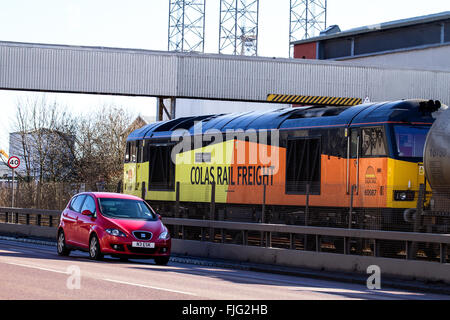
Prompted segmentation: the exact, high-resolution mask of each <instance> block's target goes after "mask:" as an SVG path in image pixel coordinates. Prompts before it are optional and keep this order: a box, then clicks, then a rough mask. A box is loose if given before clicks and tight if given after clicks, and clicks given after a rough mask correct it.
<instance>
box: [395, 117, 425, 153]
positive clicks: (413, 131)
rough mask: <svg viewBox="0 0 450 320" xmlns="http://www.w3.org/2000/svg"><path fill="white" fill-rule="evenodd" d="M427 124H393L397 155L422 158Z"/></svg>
mask: <svg viewBox="0 0 450 320" xmlns="http://www.w3.org/2000/svg"><path fill="white" fill-rule="evenodd" d="M429 130H430V127H429V126H412V125H395V126H394V132H395V142H396V145H397V148H396V153H397V156H398V157H407V158H422V157H423V149H424V146H425V140H426V137H427V134H428V131H429Z"/></svg>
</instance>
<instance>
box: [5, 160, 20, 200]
mask: <svg viewBox="0 0 450 320" xmlns="http://www.w3.org/2000/svg"><path fill="white" fill-rule="evenodd" d="M19 166H20V159H19V158H18V157H16V156H12V157H10V158H9V159H8V167H10V168H11V170H12V174H11V176H12V197H11V207H12V208H14V169H17V168H18V167H19Z"/></svg>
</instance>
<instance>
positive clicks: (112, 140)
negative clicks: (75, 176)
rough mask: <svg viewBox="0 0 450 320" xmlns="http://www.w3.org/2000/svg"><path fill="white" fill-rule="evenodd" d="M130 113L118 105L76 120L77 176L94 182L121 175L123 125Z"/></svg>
mask: <svg viewBox="0 0 450 320" xmlns="http://www.w3.org/2000/svg"><path fill="white" fill-rule="evenodd" d="M131 119H132V118H131V115H130V114H129V113H128V112H126V111H125V110H124V109H123V108H121V107H118V106H114V105H113V106H103V107H102V110H101V111H99V112H97V113H95V114H91V115H90V116H89V117H87V118H84V119H82V120H80V121H79V123H80V124H79V128H80V130H79V133H78V139H77V142H78V144H77V147H78V149H79V150H78V159H79V163H80V168H79V173H80V178H81V179H82V180H84V181H86V182H90V183H94V182H101V181H104V182H105V183H107V184H117V183H118V182H119V180H120V179H121V178H122V172H123V159H124V156H125V146H126V138H127V136H126V129H127V128H128V126H129V125H130V124H131Z"/></svg>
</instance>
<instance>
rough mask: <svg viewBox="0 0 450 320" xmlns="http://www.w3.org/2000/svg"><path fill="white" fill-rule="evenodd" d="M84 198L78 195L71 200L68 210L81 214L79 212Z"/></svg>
mask: <svg viewBox="0 0 450 320" xmlns="http://www.w3.org/2000/svg"><path fill="white" fill-rule="evenodd" d="M85 197H86V196H85V195H80V196H77V197H76V198H74V199H73V200H72V203H71V204H70V209H72V210H73V211H76V212H81V211H80V209H81V205H82V204H83V201H84V198H85Z"/></svg>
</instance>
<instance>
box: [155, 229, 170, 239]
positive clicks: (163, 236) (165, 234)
mask: <svg viewBox="0 0 450 320" xmlns="http://www.w3.org/2000/svg"><path fill="white" fill-rule="evenodd" d="M169 238H170V233H169V231H168V230H167V229H166V230H165V231H163V232H161V234H160V235H159V237H158V239H160V240H167V239H169Z"/></svg>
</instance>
